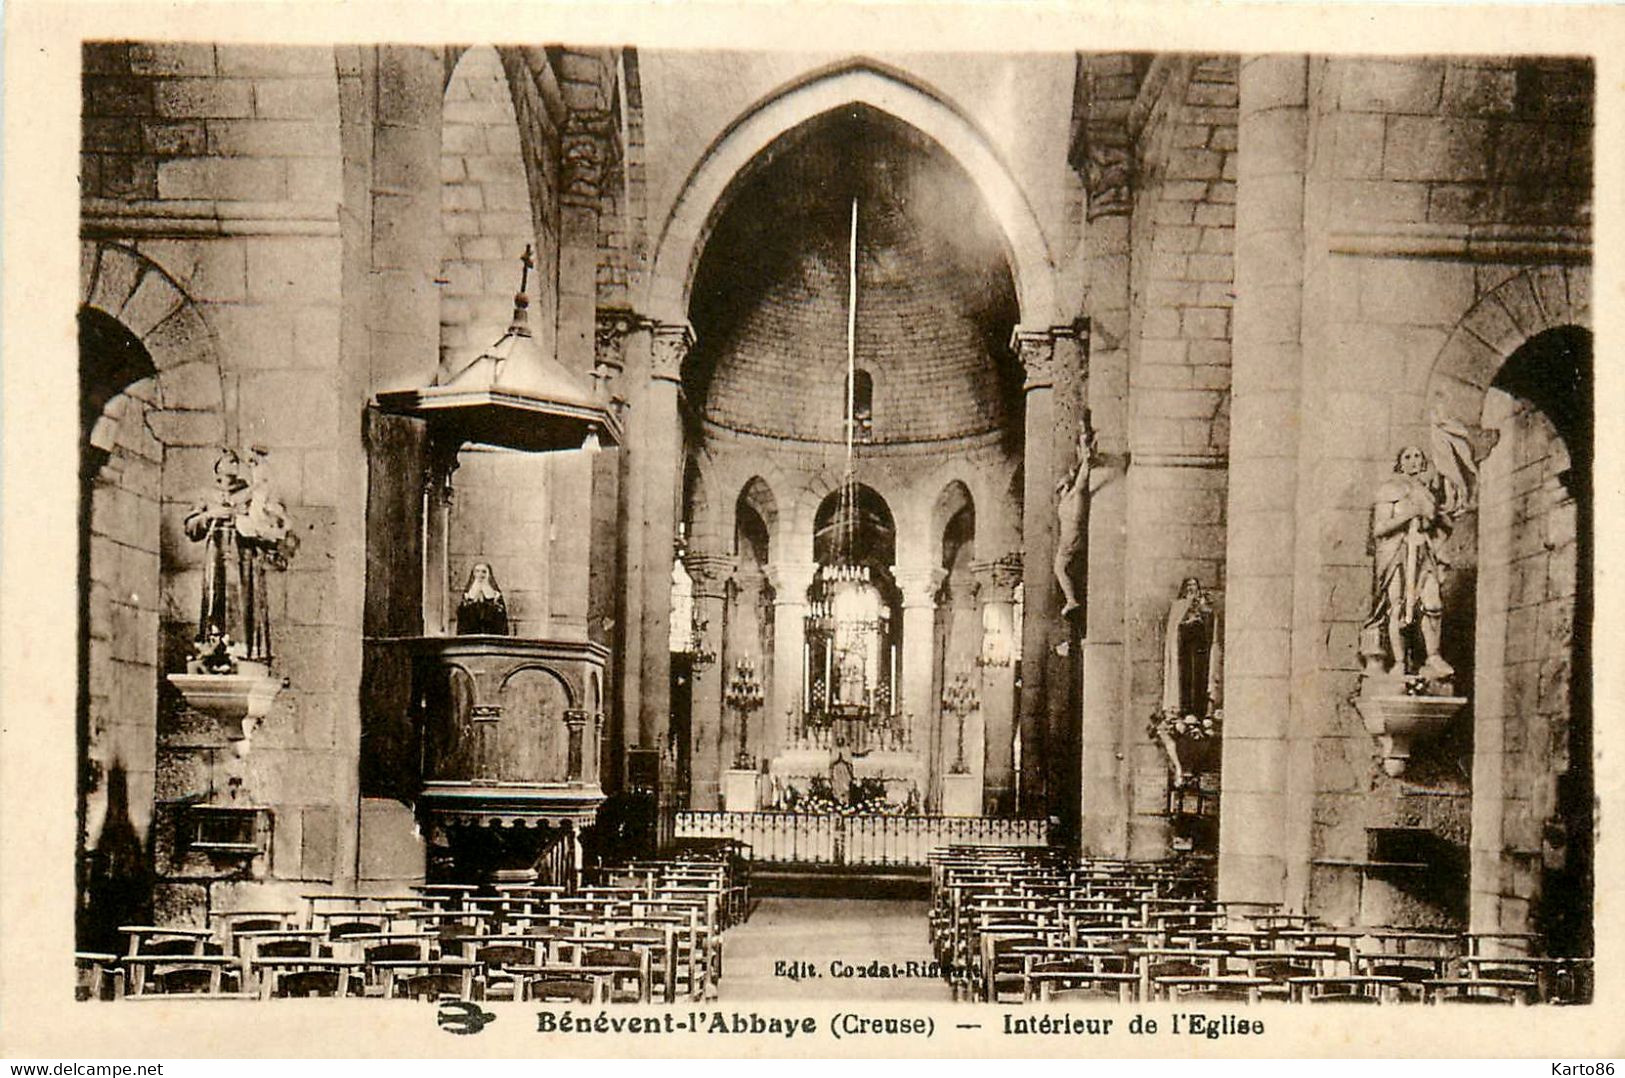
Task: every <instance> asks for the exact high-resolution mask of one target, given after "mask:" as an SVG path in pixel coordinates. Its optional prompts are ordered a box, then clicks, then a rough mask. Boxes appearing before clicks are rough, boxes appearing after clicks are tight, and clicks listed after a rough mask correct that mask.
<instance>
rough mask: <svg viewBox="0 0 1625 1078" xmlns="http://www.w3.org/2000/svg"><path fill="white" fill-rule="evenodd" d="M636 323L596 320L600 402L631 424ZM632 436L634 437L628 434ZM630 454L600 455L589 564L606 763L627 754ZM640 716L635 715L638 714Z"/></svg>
mask: <svg viewBox="0 0 1625 1078" xmlns="http://www.w3.org/2000/svg"><path fill="white" fill-rule="evenodd" d="M633 324H634V319H633V316H632V315H631V314H630V313H629V312H627V311H606V312H603V313H602V314H601V315H600V316H599V317H598V320H597V326H596V328H595V330H594V341H593V350H594V357H593V383H594V386H595V388H596V389H597V392H598V394H599V396H600V397H601V398H603V399H604V400H605V401H607V402H608V403H609V406H610V408H611V409H612V410H613V411H614V412H615V413H616V414H617V415H618V416H619V417H620V418H621V421H622V422H623V424H624V423H626V421H627V418H628V417H627V408H626V396H625V393H626V382H625V380H624V378H623V376H622V371H623V370H624V369H625V367H626V352H625V348H626V340H627V336H628V334H629V333H630V332H631V329H632V326H633ZM628 433H630V432H628ZM629 453H630V450H629V449H628V448H627V447H626V446H624V445H623V446H621V447H620V448H618V449H610V450H606V451H605V452H602V453H599V454H598V455H597V456H596V457H594V458H593V462H592V523H591V528H592V539H591V551H590V557H589V561H588V565H587V639H589V640H592V641H594V642H595V643H600V644H604V645H606V646H608V647H609V648H610V649H611V656H612V657H611V659H610V666H609V669H608V671H607V676H608V677H609V682H608V684H606V686H605V689H604V692H605V697H606V698H605V699H604V700H601V701H600V702H599V704H598V706H599V707H600V708H601V709H602V713H604V714H606V715H608V716H610V717H612V718H613V719H614V721H611V722H609V723H607V724H606V725H605V726H604V727H603V728H602V729H601V733H602V735H603V737H604V743H603V745H602V746H601V748H602V750H603V755H602V757H601V759H604V760H609V761H613V760H620V759H622V758H623V757H624V754H625V744H626V742H625V730H624V727H623V724H622V722H621V721H620V716H622V715H624V714H626V712H625V711H624V710H623V708H622V703H623V701H622V696H621V686H622V683H623V680H624V679H623V675H622V671H623V669H625V668H626V667H625V659H626V654H625V637H626V634H625V632H624V628H625V625H626V624H627V622H626V621H625V620H624V618H623V612H624V604H625V602H626V596H625V589H624V588H623V587H622V582H623V581H624V580H626V579H627V578H626V577H625V576H623V575H622V574H623V573H624V572H625V570H626V559H627V544H628V541H629V539H630V538H631V533H630V531H629V530H628V528H627V527H626V518H625V516H624V515H623V510H624V506H623V495H624V489H623V481H622V469H623V468H624V467H625V465H626V462H627V458H628V454H629ZM634 714H635V712H634ZM621 777H622V776H621V773H620V769H619V768H615V767H610V768H606V769H604V771H603V775H602V781H603V786H604V791H605V792H606V793H615V792H616V791H618V790H619V789H620V788H621Z"/></svg>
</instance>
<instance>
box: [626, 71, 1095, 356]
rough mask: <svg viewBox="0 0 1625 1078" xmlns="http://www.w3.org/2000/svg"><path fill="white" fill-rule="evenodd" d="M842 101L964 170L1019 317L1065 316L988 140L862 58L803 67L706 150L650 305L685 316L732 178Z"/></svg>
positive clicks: (1024, 204)
mask: <svg viewBox="0 0 1625 1078" xmlns="http://www.w3.org/2000/svg"><path fill="white" fill-rule="evenodd" d="M852 104H864V105H868V106H870V107H872V108H875V109H878V110H879V111H881V112H884V113H887V114H888V115H890V116H892V117H893V118H895V119H897V120H900V121H902V122H903V123H906V124H908V125H909V126H911V127H913V128H915V129H916V130H918V131H919V132H921V133H922V134H924V135H926V136H927V137H929V138H930V139H932V140H933V141H935V142H936V143H937V144H938V145H939V146H941V147H942V149H943V150H944V152H946V153H947V154H948V156H950V157H951V158H953V159H954V160H955V161H957V162H958V163H959V164H960V166H961V167H963V168H964V169H965V171H966V173H967V174H968V175H969V176H970V178H971V180H972V182H973V183H975V185H976V187H977V189H978V190H979V191H980V192H981V194H982V197H983V199H984V200H985V201H986V203H987V207H988V211H989V212H990V213H991V215H992V216H993V219H994V220H995V221H997V222H998V223H999V226H1000V228H1001V229H1002V230H1003V232H1004V236H1005V239H1006V242H1007V243H1008V245H1009V256H1010V267H1011V273H1012V276H1013V277H1014V278H1015V284H1016V298H1017V302H1018V303H1019V305H1020V308H1021V320H1022V322H1023V323H1024V324H1033V325H1045V326H1048V325H1052V324H1057V323H1059V322H1062V321H1065V319H1064V318H1061V317H1060V316H1059V313H1058V310H1057V298H1056V291H1055V281H1054V275H1055V269H1054V262H1053V260H1052V259H1051V257H1050V253H1049V249H1048V246H1047V244H1046V243H1045V241H1044V235H1043V231H1042V229H1041V228H1040V226H1039V223H1038V218H1037V216H1036V215H1035V214H1034V212H1033V208H1032V205H1031V203H1030V202H1029V201H1028V199H1027V197H1026V195H1025V194H1024V193H1023V192H1022V190H1021V188H1020V186H1019V185H1018V184H1017V183H1016V180H1015V178H1014V176H1013V175H1012V174H1011V172H1010V169H1009V168H1008V166H1007V165H1006V164H1005V163H1004V161H1003V160H1002V159H1001V158H1000V156H999V154H998V153H997V152H996V151H995V150H994V148H993V144H992V143H991V141H990V140H989V139H988V138H987V136H986V135H985V134H984V133H983V132H981V131H980V130H979V129H978V128H977V127H976V126H975V125H974V124H973V123H972V122H971V121H970V120H969V119H967V118H966V117H965V116H964V115H963V114H962V113H961V112H959V111H958V110H957V109H956V108H954V107H953V106H952V105H950V104H949V103H948V102H947V101H945V100H944V99H943V98H942V97H941V96H940V95H938V94H936V93H935V92H933V91H931V90H930V89H928V88H927V87H924V86H922V85H920V84H919V83H917V82H915V81H913V80H911V79H909V78H907V77H906V76H904V75H903V74H902V73H901V72H898V71H895V70H892V69H889V68H885V67H883V66H881V65H879V64H877V63H875V62H873V61H870V60H864V59H858V60H854V61H851V62H848V63H845V64H842V65H839V66H837V67H834V68H830V69H825V70H823V71H818V72H813V73H811V74H810V75H808V76H806V77H804V78H802V79H800V80H798V81H796V82H794V83H791V84H790V85H788V86H785V87H782V88H780V89H779V90H776V91H774V92H773V93H772V94H770V95H768V96H767V97H766V98H765V99H763V100H762V101H761V102H760V103H758V104H757V105H756V106H754V107H753V108H751V109H749V110H747V111H746V112H745V113H744V114H743V115H742V116H741V117H740V118H739V119H738V120H737V121H735V122H734V123H733V124H732V125H731V126H730V127H728V128H727V129H726V130H725V131H724V132H723V133H722V134H721V135H720V136H718V138H717V140H716V141H715V142H713V143H712V145H711V146H710V147H708V148H707V150H706V152H705V154H703V155H702V156H701V158H700V162H699V164H698V165H696V166H695V168H694V170H693V172H692V173H690V175H689V177H688V179H687V181H686V182H685V184H684V185H683V188H682V191H681V193H680V194H679V195H678V196H677V200H676V202H675V204H674V205H673V207H672V211H671V214H670V216H669V217H668V218H667V220H666V222H665V225H664V227H663V228H662V230H661V233H660V238H659V242H658V245H657V247H656V251H655V257H654V263H653V266H654V270H653V272H652V273H651V274H650V276H649V286H648V287H649V301H648V310H649V311H650V313H651V314H652V315H654V316H655V317H657V318H660V319H663V320H667V321H673V322H681V321H684V320H686V319H687V317H688V298H689V290H690V287H691V285H692V282H693V277H694V272H695V270H696V268H697V266H698V264H699V258H700V253H701V252H702V250H703V249H704V247H705V240H706V238H707V236H708V235H709V234H710V230H711V228H712V226H713V225H714V223H715V221H716V220H717V218H718V217H719V216H720V214H721V211H722V210H723V208H724V207H725V205H726V201H727V196H728V193H729V191H730V189H731V187H732V185H733V182H734V179H735V177H737V176H738V175H740V174H741V173H742V172H746V171H748V170H749V167H750V165H751V162H752V161H754V160H756V159H757V157H758V156H759V155H760V154H761V153H762V152H763V151H764V150H766V149H767V148H768V147H769V146H771V145H772V144H773V142H774V141H775V140H776V139H778V138H779V137H780V136H781V135H783V134H785V133H786V132H787V131H790V130H792V129H793V128H795V127H798V126H800V125H801V124H803V123H805V122H807V121H808V120H811V119H813V118H814V117H816V116H820V115H822V114H824V113H827V112H829V111H831V110H832V109H837V108H840V107H842V106H845V105H852Z"/></svg>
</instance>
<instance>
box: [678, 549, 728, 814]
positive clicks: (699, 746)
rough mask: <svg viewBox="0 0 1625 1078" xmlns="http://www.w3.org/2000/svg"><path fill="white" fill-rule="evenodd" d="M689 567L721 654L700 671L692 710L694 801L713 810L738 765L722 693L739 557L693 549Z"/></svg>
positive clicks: (712, 646) (708, 635) (712, 645)
mask: <svg viewBox="0 0 1625 1078" xmlns="http://www.w3.org/2000/svg"><path fill="white" fill-rule="evenodd" d="M683 566H684V567H685V568H686V569H687V570H688V575H689V577H690V578H691V579H692V580H693V581H694V610H695V616H696V617H697V618H698V619H699V620H700V621H701V622H702V623H704V625H705V635H704V640H703V643H704V646H705V649H706V650H707V651H709V652H710V653H711V654H713V655H715V656H716V657H717V660H716V662H715V663H713V664H712V665H711V666H709V667H707V668H706V669H704V670H700V669H696V670H695V671H694V674H693V678H694V680H693V690H692V693H693V699H692V701H691V705H690V712H689V723H690V730H689V736H690V742H689V757H688V760H689V765H688V766H689V792H688V804H689V807H690V808H693V809H698V810H701V811H710V810H712V809H716V808H719V807H720V805H719V797H720V795H721V790H722V771H723V769H724V768H726V767H731V766H732V764H733V752H734V749H733V747H732V746H731V745H729V744H726V743H725V735H726V727H727V723H726V722H724V721H723V714H722V711H723V700H722V694H723V687H724V685H725V684H726V682H727V680H728V676H729V672H730V671H731V670H732V664H733V661H734V656H732V655H725V654H724V648H723V643H722V642H723V641H724V640H726V639H727V625H726V624H725V619H726V618H727V610H728V602H727V599H728V581H729V580H731V579H733V573H734V566H735V559H733V558H731V557H729V556H727V555H725V554H712V553H705V552H702V551H696V550H690V551H689V552H688V553H687V554H685V555H684V556H683Z"/></svg>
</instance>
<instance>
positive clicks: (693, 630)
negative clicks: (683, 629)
mask: <svg viewBox="0 0 1625 1078" xmlns="http://www.w3.org/2000/svg"><path fill="white" fill-rule="evenodd" d="M710 628H711V623H710V621H708V620H706V619H705V618H702V617H700V616H699V614H698V612H696V613H695V615H694V618H693V621H692V623H691V625H690V628H689V644H688V656H689V663H690V664H691V667H692V669H693V671H694V676H695V677H699V676H700V674H701V672H703V671H704V670H705V668H706V667H707V666H710V665H711V664H712V663H714V662H716V661H717V653H716V652H715V651H713V650H712V649H711V648H710V647H709V646H707V644H706V642H705V641H706V636H707V631H708V630H709V629H710Z"/></svg>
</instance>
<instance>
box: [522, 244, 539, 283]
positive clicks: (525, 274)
mask: <svg viewBox="0 0 1625 1078" xmlns="http://www.w3.org/2000/svg"><path fill="white" fill-rule="evenodd" d="M519 266H520V269H519V291H520V292H521V293H524V292H526V291H528V290H529V288H530V271H531V270H533V269H535V268H536V255H535V252H534V250H533V249H532V248H531V245H530V244H528V243H527V244H525V253H524V254H522V255H520V256H519Z"/></svg>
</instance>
